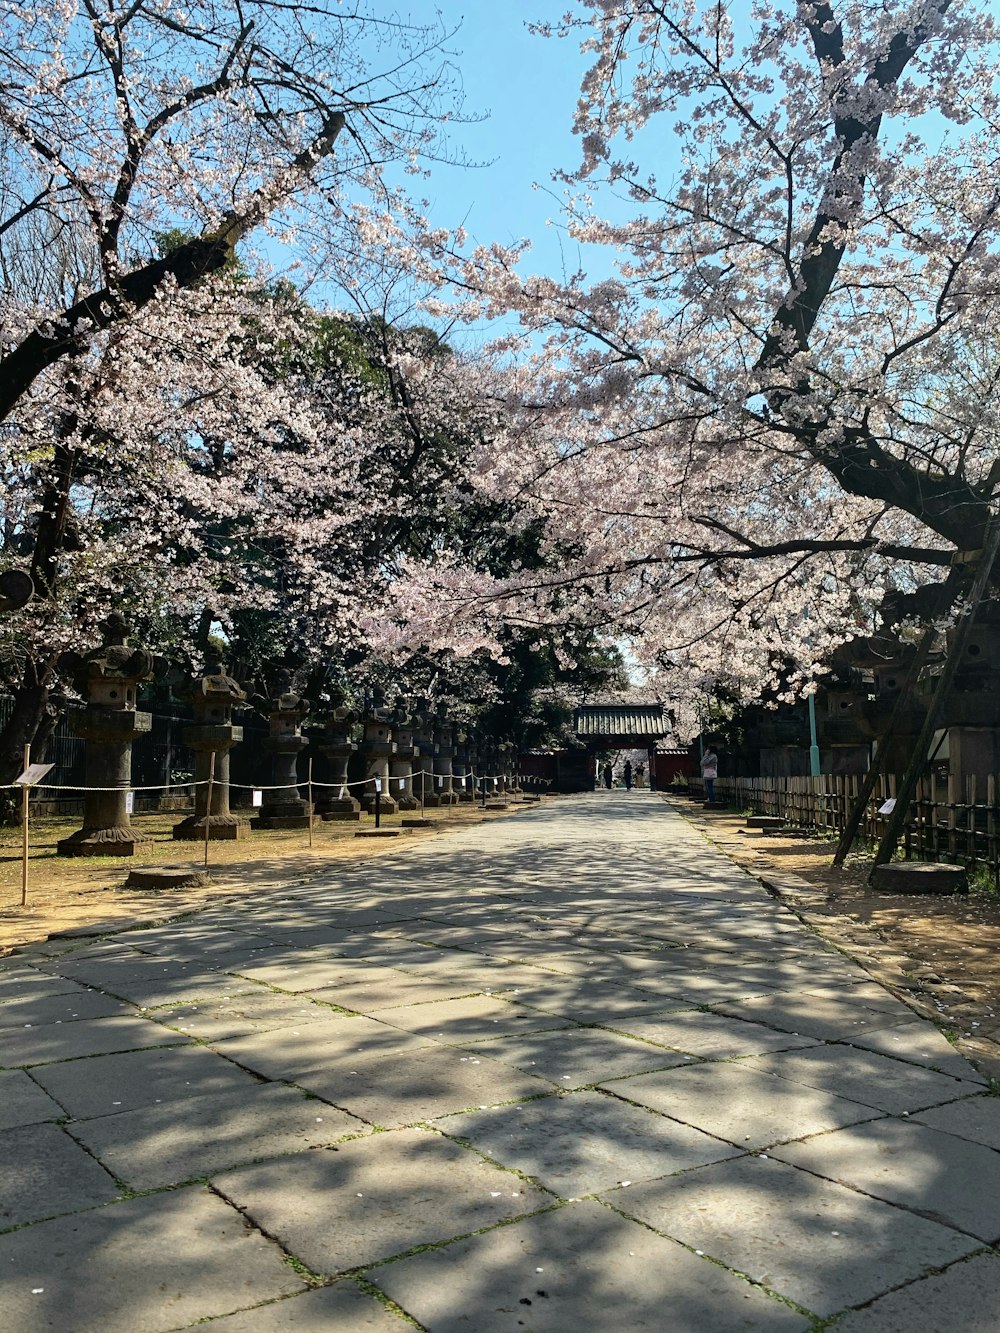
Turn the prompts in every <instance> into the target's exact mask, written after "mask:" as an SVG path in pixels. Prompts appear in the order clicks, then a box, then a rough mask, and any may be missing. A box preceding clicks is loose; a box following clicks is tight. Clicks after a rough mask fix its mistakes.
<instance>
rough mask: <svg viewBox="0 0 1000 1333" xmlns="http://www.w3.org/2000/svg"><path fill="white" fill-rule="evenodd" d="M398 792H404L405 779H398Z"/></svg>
mask: <svg viewBox="0 0 1000 1333" xmlns="http://www.w3.org/2000/svg"><path fill="white" fill-rule="evenodd" d="M399 790H400V791H406V779H405V778H400V779H399Z"/></svg>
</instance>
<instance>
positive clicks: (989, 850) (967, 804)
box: [691, 773, 1000, 887]
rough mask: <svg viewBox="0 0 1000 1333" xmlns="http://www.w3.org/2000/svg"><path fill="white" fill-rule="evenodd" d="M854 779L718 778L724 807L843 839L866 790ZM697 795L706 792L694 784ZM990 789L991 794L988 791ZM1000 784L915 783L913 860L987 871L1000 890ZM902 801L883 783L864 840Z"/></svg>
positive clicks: (890, 781) (909, 838)
mask: <svg viewBox="0 0 1000 1333" xmlns="http://www.w3.org/2000/svg"><path fill="white" fill-rule="evenodd" d="M861 783H862V778H861V777H859V776H856V775H850V776H846V775H839V774H832V773H826V774H823V775H821V776H820V777H817V778H803V777H799V778H718V779H717V780H716V784H715V790H716V796H717V798H718V799H719V800H720V801H723V802H725V803H726V804H728V805H731V806H735V807H736V809H738V810H749V811H752V812H753V813H754V814H759V815H778V816H780V817H781V818H782V819H784V820H785V821H786V822H787V823H789V824H794V825H798V826H799V827H800V828H810V829H819V830H826V831H828V832H830V833H839V832H840V831H841V830H842V829H843V827H844V823H845V820H846V817H847V814H848V812H849V811H850V810H851V809H852V808H853V806H854V803H855V801H856V800H857V797H858V793H859V792H860V790H861ZM691 786H692V789H694V788H699V789H701V788H703V784H702V783H701V782H700V781H699V780H698V779H692V782H691ZM984 789H985V790H984ZM998 792H1000V782H998V779H997V778H996V777H990V778H988V779H987V781H986V782H985V783H983V782H978V783H977V781H976V779H975V777H970V778H968V779H967V781H966V782H965V784H964V790H962V789H961V787H960V784H959V781H958V779H957V778H954V777H951V778H941V777H937V776H934V775H932V776H929V777H926V778H923V779H921V781H920V782H919V783H918V784H917V790H916V795H915V797H914V799H913V801H912V802H911V803H910V809H909V812H908V817H907V821H906V829H905V833H904V835H903V839H902V842H901V846H902V850H903V854H904V855H905V857H906V859H907V860H908V861H910V860H917V861H948V862H951V863H953V864H958V865H964V866H967V867H968V868H969V870H971V871H975V870H977V869H979V870H988V871H989V873H990V874H991V875H992V876H993V878H994V880H995V882H996V883H997V885H998V887H1000V805H998V802H997V794H998ZM895 797H896V778H895V777H894V776H891V775H890V776H887V777H882V778H879V780H878V782H877V784H876V786H875V790H874V792H873V793H872V795H871V797H870V798H869V800H868V802H867V805H866V807H865V813H864V818H863V819H862V821H861V826H860V828H859V830H858V838H859V839H860V840H862V841H864V842H868V843H875V842H878V840H879V839H880V838H881V836H882V834H883V833H884V831H885V826H886V820H887V818H888V816H887V814H881V813H880V807H882V806H884V805H885V803H886V802H887V801H889V800H895Z"/></svg>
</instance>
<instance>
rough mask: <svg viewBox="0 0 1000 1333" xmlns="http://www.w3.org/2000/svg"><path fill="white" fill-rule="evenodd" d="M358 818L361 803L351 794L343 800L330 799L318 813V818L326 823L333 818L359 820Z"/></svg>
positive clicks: (331, 821)
mask: <svg viewBox="0 0 1000 1333" xmlns="http://www.w3.org/2000/svg"><path fill="white" fill-rule="evenodd" d="M360 818H361V804H360V802H359V801H356V800H355V799H354V797H353V796H348V797H346V798H345V799H344V800H343V801H331V802H330V803H329V805H328V806H327V808H326V809H325V810H324V811H323V813H322V814H321V815H320V819H322V820H323V821H324V822H325V823H328V824H329V823H333V822H334V821H335V820H348V819H350V820H359V819H360Z"/></svg>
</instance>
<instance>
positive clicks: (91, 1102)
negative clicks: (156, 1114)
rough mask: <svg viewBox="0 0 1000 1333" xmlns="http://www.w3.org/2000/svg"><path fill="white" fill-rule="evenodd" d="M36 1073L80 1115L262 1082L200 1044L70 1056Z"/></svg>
mask: <svg viewBox="0 0 1000 1333" xmlns="http://www.w3.org/2000/svg"><path fill="white" fill-rule="evenodd" d="M107 1021H111V1020H107ZM32 1077H33V1078H34V1079H35V1080H36V1082H38V1083H40V1084H41V1086H42V1087H43V1088H44V1089H45V1091H46V1092H48V1093H49V1094H50V1095H51V1096H53V1097H55V1099H56V1100H57V1101H58V1102H61V1103H62V1105H63V1106H65V1107H66V1110H67V1111H68V1112H69V1114H70V1115H71V1116H74V1117H75V1118H77V1119H88V1118H91V1117H94V1116H100V1115H115V1114H116V1113H117V1112H119V1111H131V1110H134V1109H135V1108H136V1107H138V1106H153V1105H156V1104H157V1103H160V1102H162V1103H163V1104H167V1103H173V1104H174V1105H175V1106H176V1105H177V1104H178V1103H181V1102H184V1101H185V1100H186V1099H187V1098H189V1097H204V1096H209V1095H213V1094H216V1093H224V1092H241V1091H247V1092H249V1091H250V1090H251V1089H252V1088H255V1087H258V1086H259V1084H258V1082H257V1080H256V1079H255V1078H253V1076H252V1075H250V1074H247V1073H245V1072H244V1071H243V1070H242V1069H237V1068H236V1066H235V1065H233V1064H230V1062H229V1061H228V1060H224V1059H223V1058H222V1057H221V1056H220V1055H215V1054H213V1052H212V1051H207V1050H204V1049H203V1048H202V1047H199V1046H166V1047H159V1048H156V1049H152V1050H142V1051H129V1052H126V1053H125V1054H122V1055H98V1056H95V1057H94V1058H93V1059H91V1060H67V1061H64V1062H63V1063H61V1064H51V1065H41V1066H37V1067H35V1068H34V1069H33V1070H32Z"/></svg>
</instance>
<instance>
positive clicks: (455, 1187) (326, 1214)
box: [213, 1130, 552, 1276]
mask: <svg viewBox="0 0 1000 1333" xmlns="http://www.w3.org/2000/svg"><path fill="white" fill-rule="evenodd" d="M213 1184H214V1187H215V1188H216V1189H217V1190H218V1191H219V1192H220V1193H221V1194H222V1195H224V1196H225V1198H227V1199H229V1200H230V1201H231V1202H232V1203H233V1204H234V1205H235V1206H236V1207H237V1208H239V1209H240V1210H241V1211H242V1212H244V1213H246V1214H247V1216H249V1217H250V1218H252V1220H253V1221H254V1223H255V1224H256V1225H257V1226H259V1227H261V1228H262V1229H263V1230H264V1231H265V1232H266V1233H267V1234H268V1235H269V1236H274V1237H275V1238H276V1239H277V1240H278V1241H279V1242H280V1243H281V1245H282V1246H284V1247H285V1248H286V1249H287V1250H288V1251H289V1252H290V1253H292V1254H294V1255H295V1256H296V1257H297V1258H299V1259H301V1260H302V1262H303V1263H305V1264H307V1265H308V1267H309V1268H311V1269H312V1271H313V1272H315V1273H322V1274H326V1275H328V1276H333V1275H335V1274H337V1273H342V1272H345V1271H347V1270H349V1269H353V1268H357V1267H360V1266H362V1265H367V1264H371V1263H373V1262H375V1261H376V1260H380V1259H387V1258H389V1257H391V1256H392V1255H396V1254H401V1253H403V1252H405V1251H407V1250H410V1249H412V1248H413V1247H415V1246H418V1245H431V1244H435V1243H436V1242H438V1241H443V1240H449V1239H451V1238H452V1237H455V1236H463V1235H467V1234H468V1233H470V1232H472V1231H476V1230H478V1229H479V1228H481V1227H486V1226H491V1225H495V1224H496V1223H498V1222H501V1221H504V1220H506V1219H509V1218H513V1217H519V1216H521V1215H522V1214H525V1213H531V1212H534V1211H535V1210H537V1209H539V1208H545V1207H547V1206H549V1204H551V1202H552V1198H551V1195H548V1194H546V1193H544V1192H543V1191H542V1190H539V1189H536V1188H534V1187H533V1186H531V1185H527V1184H525V1183H524V1182H523V1181H521V1180H519V1179H518V1178H517V1177H516V1176H514V1175H511V1174H510V1172H507V1171H501V1170H499V1169H498V1168H497V1167H495V1166H491V1165H490V1164H489V1163H487V1162H484V1161H483V1160H482V1158H480V1157H478V1156H477V1155H476V1154H475V1153H471V1152H467V1151H466V1150H464V1149H462V1148H460V1147H458V1146H457V1145H456V1144H454V1143H451V1142H450V1141H449V1140H448V1139H445V1138H443V1137H442V1136H441V1135H440V1134H435V1133H433V1132H431V1131H422V1130H397V1131H395V1132H393V1133H391V1134H377V1135H372V1136H370V1137H368V1138H365V1139H355V1140H352V1141H351V1142H349V1143H344V1144H341V1145H340V1147H338V1148H336V1149H319V1150H317V1151H316V1152H311V1153H305V1154H300V1155H298V1156H296V1157H291V1158H286V1159H283V1160H281V1161H279V1162H270V1163H268V1162H265V1163H261V1164H259V1165H257V1166H252V1167H246V1168H244V1169H242V1170H239V1171H230V1172H226V1173H225V1174H223V1175H220V1176H217V1177H216V1178H215V1180H214V1181H213Z"/></svg>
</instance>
